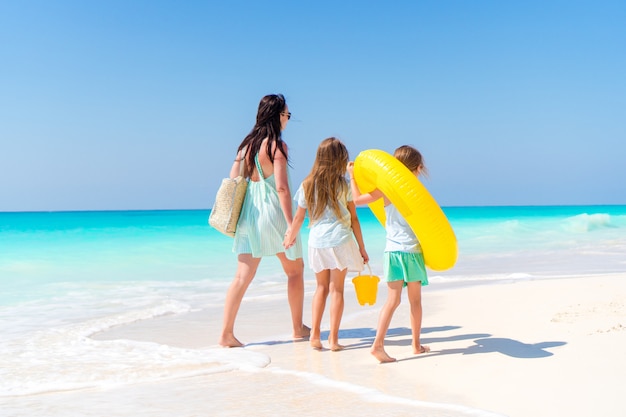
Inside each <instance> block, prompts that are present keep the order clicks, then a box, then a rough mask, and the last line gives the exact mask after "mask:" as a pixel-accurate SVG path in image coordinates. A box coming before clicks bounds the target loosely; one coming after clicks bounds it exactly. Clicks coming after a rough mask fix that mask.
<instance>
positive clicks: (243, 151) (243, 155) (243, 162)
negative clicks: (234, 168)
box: [239, 145, 248, 177]
mask: <svg viewBox="0 0 626 417" xmlns="http://www.w3.org/2000/svg"><path fill="white" fill-rule="evenodd" d="M247 147H248V146H247V145H246V146H244V147H243V148H242V149H241V159H240V160H239V176H240V177H243V170H244V168H245V167H246V148H247Z"/></svg>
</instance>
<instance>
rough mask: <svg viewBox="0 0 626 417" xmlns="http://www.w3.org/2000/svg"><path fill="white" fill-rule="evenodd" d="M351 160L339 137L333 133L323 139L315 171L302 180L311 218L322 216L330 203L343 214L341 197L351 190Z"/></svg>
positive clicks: (316, 158) (314, 163)
mask: <svg viewBox="0 0 626 417" xmlns="http://www.w3.org/2000/svg"><path fill="white" fill-rule="evenodd" d="M348 161H349V156H348V150H347V149H346V147H345V145H344V144H343V143H342V142H341V141H340V140H339V139H337V138H334V137H331V138H328V139H324V140H323V141H322V143H320V145H319V147H318V148H317V155H316V156H315V162H313V168H311V173H310V174H309V175H308V176H307V177H306V178H305V179H304V181H303V182H302V187H303V189H304V197H305V199H306V203H307V206H308V208H309V218H310V219H311V221H315V220H317V219H319V218H320V217H321V216H322V215H323V214H324V210H326V207H330V209H331V210H332V211H333V213H335V215H336V216H337V217H341V211H340V207H339V200H338V197H339V196H340V195H341V193H344V192H346V191H347V190H348V183H347V182H346V178H345V175H346V166H347V165H348Z"/></svg>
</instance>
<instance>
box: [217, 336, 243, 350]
mask: <svg viewBox="0 0 626 417" xmlns="http://www.w3.org/2000/svg"><path fill="white" fill-rule="evenodd" d="M219 344H220V346H222V347H227V348H233V347H242V346H243V343H241V342H240V341H239V340H237V338H236V337H235V336H234V335H230V336H222V337H221V338H220V341H219Z"/></svg>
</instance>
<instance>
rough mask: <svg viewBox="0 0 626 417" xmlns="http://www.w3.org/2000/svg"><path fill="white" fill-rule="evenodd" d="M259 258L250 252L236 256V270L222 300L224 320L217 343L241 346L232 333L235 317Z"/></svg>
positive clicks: (226, 345)
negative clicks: (224, 298)
mask: <svg viewBox="0 0 626 417" xmlns="http://www.w3.org/2000/svg"><path fill="white" fill-rule="evenodd" d="M260 262H261V258H253V257H252V255H251V254H241V255H239V256H238V257H237V272H236V273H235V278H234V279H233V281H232V282H231V284H230V286H229V287H228V292H227V293H226V300H225V301H224V322H223V327H222V334H221V336H220V340H219V344H220V345H221V346H224V347H241V346H243V343H241V342H240V341H239V340H237V338H236V337H235V334H234V327H235V319H236V318H237V312H238V311H239V307H240V306H241V300H242V299H243V296H244V294H245V293H246V290H247V289H248V286H249V285H250V283H251V282H252V279H253V278H254V275H255V274H256V270H257V268H258V266H259V263H260Z"/></svg>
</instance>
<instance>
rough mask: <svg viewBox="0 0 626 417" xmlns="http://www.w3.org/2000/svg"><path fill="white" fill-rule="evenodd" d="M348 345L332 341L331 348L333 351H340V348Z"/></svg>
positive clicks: (342, 348)
mask: <svg viewBox="0 0 626 417" xmlns="http://www.w3.org/2000/svg"><path fill="white" fill-rule="evenodd" d="M345 348H346V347H345V346H344V345H340V344H339V343H331V345H330V350H331V351H333V352H339V351H340V350H344V349H345Z"/></svg>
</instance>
